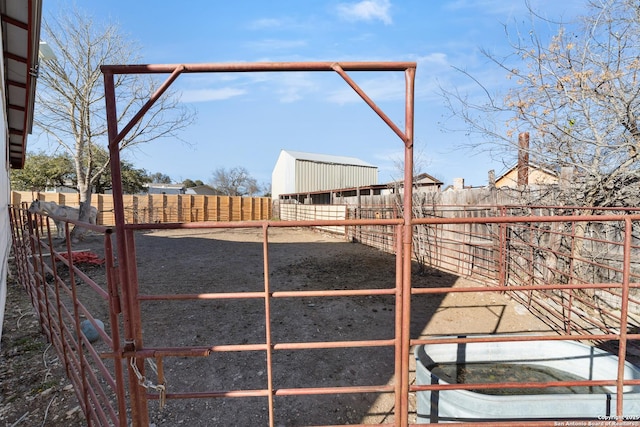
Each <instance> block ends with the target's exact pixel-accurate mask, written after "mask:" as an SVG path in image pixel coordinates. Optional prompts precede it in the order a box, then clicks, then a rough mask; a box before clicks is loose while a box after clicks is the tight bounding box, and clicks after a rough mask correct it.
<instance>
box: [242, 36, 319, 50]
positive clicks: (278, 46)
mask: <svg viewBox="0 0 640 427" xmlns="http://www.w3.org/2000/svg"><path fill="white" fill-rule="evenodd" d="M306 45H307V42H306V41H304V40H284V39H263V40H257V41H251V42H248V43H247V46H248V47H250V48H253V49H259V50H267V51H273V50H283V49H295V48H301V47H305V46H306Z"/></svg>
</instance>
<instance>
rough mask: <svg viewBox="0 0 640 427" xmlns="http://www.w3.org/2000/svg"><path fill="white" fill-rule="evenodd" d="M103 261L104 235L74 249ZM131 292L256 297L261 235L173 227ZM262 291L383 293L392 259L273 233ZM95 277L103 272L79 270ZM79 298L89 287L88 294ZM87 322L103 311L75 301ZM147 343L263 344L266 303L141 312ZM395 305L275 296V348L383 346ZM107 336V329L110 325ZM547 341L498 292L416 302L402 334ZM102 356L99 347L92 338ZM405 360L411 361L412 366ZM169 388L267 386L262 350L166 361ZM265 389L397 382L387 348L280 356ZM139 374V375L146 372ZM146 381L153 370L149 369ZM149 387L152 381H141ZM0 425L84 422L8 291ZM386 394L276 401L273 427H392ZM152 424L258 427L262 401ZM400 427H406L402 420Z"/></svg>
mask: <svg viewBox="0 0 640 427" xmlns="http://www.w3.org/2000/svg"><path fill="white" fill-rule="evenodd" d="M77 249H90V250H92V251H94V252H96V253H97V254H99V255H102V240H101V237H100V236H97V235H92V236H89V237H88V238H86V239H85V241H83V242H81V243H79V244H77ZM136 250H137V259H138V261H137V266H138V276H139V282H140V293H141V294H146V295H167V294H181V293H185V294H206V293H217V292H232V291H233V292H241V291H247V292H256V291H257V292H259V291H263V289H264V284H263V283H264V280H263V279H264V274H263V245H262V230H261V229H230V230H228V229H224V230H223V229H215V230H204V229H186V230H185V229H183V230H162V231H153V232H140V233H139V234H137V235H136ZM269 265H270V270H269V281H270V286H271V291H272V292H277V291H305V290H306V291H311V290H320V289H383V288H391V287H393V286H394V281H395V257H394V256H393V255H390V254H386V253H383V252H381V251H378V250H376V249H372V248H370V247H366V246H363V245H360V244H357V243H350V242H345V241H344V240H343V239H340V238H336V237H335V236H331V235H327V234H324V233H320V232H316V231H312V230H306V229H282V228H272V229H270V230H269ZM87 270H88V271H89V273H90V274H91V276H92V277H97V278H98V280H102V281H104V267H93V266H92V267H87ZM413 285H414V286H415V287H462V286H465V287H466V286H477V284H475V283H474V282H469V281H467V280H465V279H462V278H459V277H456V276H453V275H451V274H448V273H443V272H440V271H437V270H428V271H427V272H426V273H423V274H419V273H418V269H417V268H416V269H415V271H414V272H413ZM85 290H88V289H86V287H85ZM83 302H84V303H86V304H87V305H88V306H89V307H90V309H91V310H92V312H93V313H95V317H97V318H100V319H103V320H106V319H107V318H108V317H107V307H106V306H105V305H104V304H101V303H100V302H99V301H97V299H96V298H91V297H90V296H89V295H84V297H83ZM141 310H142V317H143V333H144V343H145V346H147V347H151V346H154V347H179V346H217V345H225V344H254V343H263V342H264V341H265V306H264V301H263V300H259V299H206V298H200V299H195V300H189V301H175V300H174V301H170V302H166V301H165V302H156V301H143V303H142V309H141ZM394 315H395V306H394V297H393V296H384V295H378V296H357V297H304V298H275V299H272V300H271V334H272V339H273V342H274V343H292V342H303V341H334V340H373V339H391V338H393V336H394ZM107 331H108V326H107ZM530 332H536V333H548V332H551V331H550V330H549V328H548V327H547V326H546V325H545V324H544V323H543V322H541V321H540V320H538V319H536V318H535V317H533V316H532V315H530V314H529V313H528V312H527V311H526V310H525V309H524V307H522V306H519V305H518V304H516V303H514V302H513V301H511V300H510V299H509V298H507V297H506V296H504V295H501V294H493V293H491V294H487V293H483V294H480V293H458V294H448V295H446V296H439V295H424V296H414V297H413V300H412V320H411V335H412V337H414V338H415V337H421V336H422V337H425V336H433V335H459V334H478V333H489V334H492V333H530ZM96 348H97V349H98V350H99V351H107V348H106V345H105V344H104V343H102V342H99V343H97V344H96ZM412 359H413V358H412ZM163 363H164V372H165V376H166V386H167V392H168V393H169V394H171V393H181V392H204V391H212V390H240V389H264V388H266V387H267V370H266V358H265V353H264V352H262V351H251V352H213V353H211V355H210V356H209V357H189V358H187V357H167V358H165V359H164V360H163ZM273 366H274V368H273V375H274V377H273V383H274V388H275V389H283V388H295V387H327V386H344V385H381V384H387V383H389V382H390V381H393V349H392V348H387V347H364V348H358V349H316V350H278V351H274V353H273ZM148 371H149V370H148ZM148 373H149V372H148ZM149 377H150V379H151V380H154V379H155V378H154V377H153V375H152V374H149ZM0 389H1V390H2V396H1V400H0V408H1V409H0V420H2V423H4V425H5V426H12V427H13V426H37V425H43V426H45V425H46V426H73V425H83V424H84V422H83V417H82V414H81V412H80V411H79V410H78V409H79V407H78V404H77V401H76V400H75V395H74V393H73V389H72V387H71V386H70V385H69V382H68V381H67V380H66V379H65V378H64V371H63V370H62V369H61V366H60V363H59V362H58V361H57V360H56V358H55V354H54V351H53V349H52V348H50V347H49V346H48V344H47V343H46V341H45V340H44V339H43V338H42V337H41V336H40V335H39V330H38V327H37V325H36V320H35V317H34V316H33V311H32V310H31V309H30V307H29V300H28V297H27V296H26V295H25V294H24V292H23V291H22V290H21V289H20V288H19V287H17V286H16V285H15V284H10V289H9V301H8V305H7V315H6V318H5V330H4V332H3V336H2V355H1V357H0ZM393 403H394V402H393V397H392V395H385V394H342V395H313V396H297V397H296V396H277V397H276V398H275V424H276V425H277V426H287V427H288V426H301V425H334V424H354V423H366V424H379V423H389V422H391V421H392V420H393ZM149 406H150V410H149V413H150V420H151V423H153V424H154V425H155V426H178V425H185V426H249V425H251V426H260V425H265V426H266V425H268V419H269V418H268V405H267V399H266V398H263V397H251V398H218V399H168V400H167V403H166V406H165V407H164V408H163V409H162V410H161V409H160V408H159V407H158V404H157V401H155V400H150V405H149ZM410 419H413V420H415V415H414V414H411V415H410Z"/></svg>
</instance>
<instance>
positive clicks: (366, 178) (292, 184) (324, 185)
mask: <svg viewBox="0 0 640 427" xmlns="http://www.w3.org/2000/svg"><path fill="white" fill-rule="evenodd" d="M377 183H378V167H377V166H374V165H372V164H369V163H367V162H365V161H363V160H360V159H358V158H355V157H346V156H332V155H328V154H314V153H303V152H300V151H290V150H282V151H280V156H279V157H278V161H277V162H276V165H275V167H274V168H273V173H272V174H271V197H272V199H274V200H275V199H278V198H279V196H280V195H281V194H291V193H313V192H318V191H324V190H332V189H336V188H350V187H362V186H371V185H376V184H377Z"/></svg>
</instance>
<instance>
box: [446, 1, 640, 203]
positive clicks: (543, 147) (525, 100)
mask: <svg viewBox="0 0 640 427" xmlns="http://www.w3.org/2000/svg"><path fill="white" fill-rule="evenodd" d="M530 14H531V17H532V20H531V22H532V29H531V30H530V31H526V32H523V33H517V34H515V37H514V36H513V35H510V42H511V47H512V50H513V53H514V55H512V56H511V57H508V58H500V57H498V56H496V55H493V54H491V53H490V52H487V51H484V54H485V55H486V56H487V57H488V58H489V59H490V60H492V61H493V63H494V64H496V65H497V66H498V67H499V68H500V69H501V70H503V71H504V72H506V74H507V77H508V78H509V79H510V80H511V81H512V82H514V83H515V84H514V87H513V88H512V89H511V90H510V91H509V92H508V93H506V96H504V98H502V99H500V98H498V97H497V96H494V95H493V94H491V92H490V91H489V90H488V89H487V88H486V87H485V86H484V85H483V84H482V82H480V81H479V80H478V79H477V78H475V77H474V76H472V75H471V74H468V73H467V72H466V71H463V70H460V71H462V72H463V73H465V74H467V76H469V77H470V78H472V79H473V80H474V81H475V82H476V83H478V84H479V85H480V87H481V88H482V89H483V92H484V94H485V97H484V98H483V99H482V100H480V101H478V100H476V99H474V98H470V97H468V95H467V94H463V93H460V92H458V91H456V90H455V89H453V90H452V89H445V90H443V92H444V96H445V99H446V101H447V102H448V105H449V107H450V109H451V110H452V112H453V117H454V118H456V119H460V118H462V119H463V121H464V123H465V124H466V129H465V130H466V131H468V132H471V133H477V134H479V136H480V137H481V138H482V139H483V141H486V142H483V143H478V142H473V143H471V144H470V145H471V146H473V147H474V148H477V149H480V150H490V151H493V153H494V154H497V155H498V156H500V157H503V156H509V157H511V158H514V157H515V153H516V152H517V148H516V147H517V146H516V144H517V135H518V133H519V132H525V131H526V132H529V133H530V134H531V144H530V153H529V154H530V159H531V161H534V162H537V163H538V164H541V165H544V166H547V167H551V168H554V169H556V170H559V169H560V168H562V167H570V168H573V170H574V184H575V185H574V186H573V190H574V191H573V192H571V193H570V194H569V193H568V194H567V197H568V199H567V201H568V202H570V203H575V204H580V205H583V206H624V205H629V204H633V205H635V204H637V203H638V202H639V201H640V198H639V197H638V194H639V187H640V169H639V167H638V166H639V163H638V159H639V157H638V156H639V150H640V130H639V123H638V114H639V112H638V110H639V107H640V59H639V58H638V57H639V55H640V48H639V46H640V9H638V7H637V2H636V1H634V0H601V1H590V2H589V4H588V12H587V13H586V14H585V15H584V16H582V17H581V18H580V19H578V20H576V21H575V22H574V23H572V24H571V25H568V24H562V23H554V22H551V21H549V20H546V19H543V18H542V17H540V16H539V15H537V14H536V13H535V12H534V11H533V10H531V9H530ZM535 24H542V25H543V26H545V27H549V26H554V27H555V28H557V33H556V35H555V36H554V37H553V38H552V39H551V40H550V41H549V42H547V43H545V42H543V41H542V38H541V37H540V36H539V33H538V32H537V31H536V28H535ZM514 58H515V59H516V61H514ZM505 120H506V123H507V124H506V129H505V128H504V127H502V126H500V125H499V124H498V123H502V122H503V121H505Z"/></svg>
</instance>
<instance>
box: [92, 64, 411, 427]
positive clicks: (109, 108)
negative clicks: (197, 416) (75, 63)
mask: <svg viewBox="0 0 640 427" xmlns="http://www.w3.org/2000/svg"><path fill="white" fill-rule="evenodd" d="M416 67H417V64H416V63H415V62H282V63H273V62H262V63H218V64H168V65H158V64H157V65H153V64H146V65H103V66H101V67H100V69H101V71H102V73H103V75H104V87H105V103H106V114H107V129H108V140H109V155H110V159H111V162H110V163H111V177H112V180H113V183H112V185H113V204H114V216H115V225H116V236H117V249H118V254H119V268H118V275H119V279H120V285H121V286H120V289H121V292H122V300H123V304H122V305H123V319H124V342H125V348H124V351H125V352H131V351H134V352H135V351H136V349H143V348H144V346H143V341H142V320H141V316H140V305H139V303H140V302H139V299H138V289H137V283H138V282H137V271H136V263H135V246H134V241H133V231H132V230H127V229H126V228H125V214H124V203H123V198H122V195H123V187H122V174H121V170H120V149H119V148H120V147H119V144H120V141H122V139H123V138H124V136H125V135H126V134H127V133H128V132H129V131H130V130H131V129H132V128H133V127H134V126H135V124H136V123H137V122H138V121H139V120H140V119H141V118H142V117H143V116H144V114H146V112H147V111H149V109H151V107H152V106H153V104H154V103H155V102H156V101H157V100H158V99H159V98H160V96H162V94H164V93H165V92H166V90H167V89H168V88H169V87H170V86H171V84H172V83H173V82H174V81H175V80H176V79H177V78H178V76H179V75H180V74H184V73H242V72H295V71H298V72H304V71H323V72H326V71H333V72H336V73H338V74H339V75H340V76H341V77H342V78H343V79H344V80H345V81H346V82H347V84H348V85H349V86H351V88H353V89H354V91H355V92H356V93H357V94H358V95H359V96H360V97H361V98H362V99H363V100H364V102H365V103H367V105H369V106H370V107H371V108H372V109H373V110H374V111H375V112H376V114H377V115H378V116H379V117H380V118H381V119H382V120H383V121H384V122H385V123H386V124H387V125H388V126H389V127H390V128H391V130H393V132H394V133H396V135H398V137H399V138H400V139H401V140H402V142H403V143H404V167H405V170H404V205H403V225H401V226H399V227H401V229H402V231H401V232H400V233H399V235H400V236H399V237H400V238H399V239H398V243H397V244H398V249H401V259H400V257H397V260H399V261H397V262H396V264H397V267H398V268H401V270H400V271H396V281H397V282H396V299H397V307H398V310H396V335H397V336H396V346H395V347H396V371H395V372H396V376H397V377H396V384H397V386H396V388H395V392H396V393H395V402H396V405H395V408H396V411H395V413H396V418H395V420H396V421H395V424H396V425H397V426H406V425H408V413H409V358H410V356H411V349H410V315H411V313H410V302H411V262H412V258H411V251H412V247H411V245H412V234H413V225H412V209H411V207H412V206H411V205H412V191H413V189H412V187H413V186H412V184H413V127H414V92H415V73H416ZM349 71H374V72H375V71H380V72H383V71H387V72H389V71H391V72H394V71H395V72H404V73H405V129H404V131H402V130H401V129H399V128H398V127H397V126H396V125H395V124H394V123H393V121H392V120H391V119H390V118H389V117H388V116H387V115H386V114H385V113H384V112H383V111H382V110H381V109H380V108H379V107H378V106H377V105H376V104H375V103H374V102H373V100H371V99H370V98H369V97H368V96H367V95H366V93H365V92H364V91H363V90H362V89H361V88H360V87H359V86H358V85H357V84H356V83H355V82H354V81H353V80H352V79H351V78H350V77H349V75H348V74H347V72H349ZM116 74H170V76H169V78H168V79H167V80H166V81H165V82H164V83H163V84H162V85H161V86H160V87H159V88H158V89H157V90H156V92H154V93H153V94H152V95H151V97H150V99H149V100H148V101H147V102H146V103H145V104H144V105H143V106H142V108H141V109H140V110H139V111H138V113H136V114H135V115H134V117H133V118H132V119H131V120H130V121H129V123H127V124H126V125H125V126H124V127H123V129H122V131H120V132H119V131H118V121H117V105H116V101H115V100H116V96H115V83H114V75H116ZM265 233H266V228H265ZM265 244H266V241H265ZM266 286H268V282H267V284H266ZM267 298H268V297H267ZM267 323H268V322H267ZM398 362H399V363H398ZM135 363H136V366H137V368H138V370H139V372H141V373H142V374H143V375H144V359H140V358H138V359H136V360H135ZM127 366H128V371H129V385H130V393H131V400H132V404H131V417H132V422H133V425H134V426H147V425H149V416H148V410H147V396H146V394H145V392H144V391H143V390H141V387H139V385H138V378H137V376H136V373H135V372H134V371H133V369H132V368H131V366H130V364H129V363H127ZM268 369H271V366H269V367H268ZM273 395H274V393H273V391H272V390H270V396H269V399H270V402H269V425H270V426H273V425H274V417H273V407H272V403H271V401H272V398H273Z"/></svg>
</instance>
